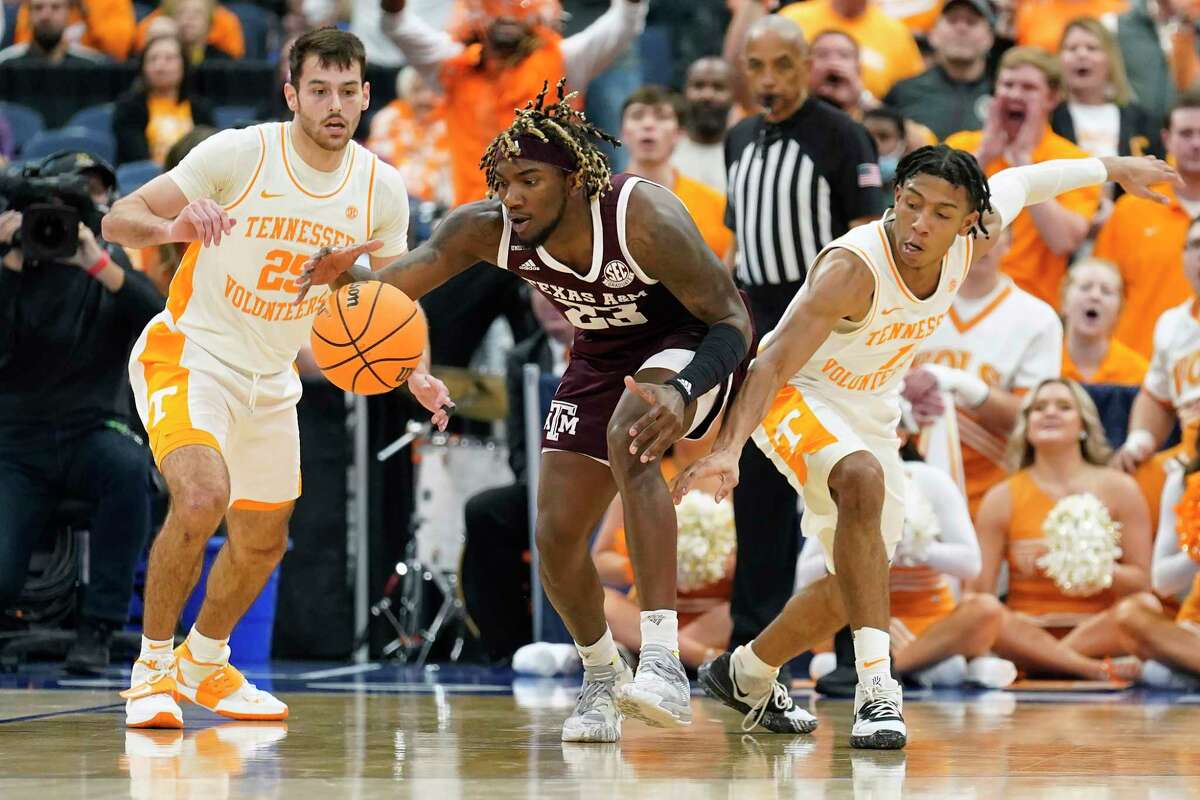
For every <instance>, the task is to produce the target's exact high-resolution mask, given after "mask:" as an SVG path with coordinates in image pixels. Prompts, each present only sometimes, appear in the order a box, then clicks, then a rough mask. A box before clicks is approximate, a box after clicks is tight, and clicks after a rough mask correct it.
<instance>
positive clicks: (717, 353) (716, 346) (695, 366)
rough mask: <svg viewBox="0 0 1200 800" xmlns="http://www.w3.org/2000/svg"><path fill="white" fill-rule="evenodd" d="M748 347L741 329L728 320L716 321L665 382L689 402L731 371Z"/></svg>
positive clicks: (735, 367)
mask: <svg viewBox="0 0 1200 800" xmlns="http://www.w3.org/2000/svg"><path fill="white" fill-rule="evenodd" d="M748 349H749V343H748V342H747V341H746V339H745V337H743V336H742V334H741V331H739V330H738V329H737V328H735V327H733V326H732V325H730V324H729V323H727V322H718V323H717V324H716V325H713V326H712V327H711V328H709V329H708V333H706V334H705V335H704V339H702V340H701V341H700V346H699V347H697V348H696V352H695V353H694V354H693V355H692V361H691V363H690V364H688V365H687V366H686V367H684V368H683V369H681V370H680V371H679V374H678V375H676V376H675V377H674V378H672V379H671V380H670V381H668V383H670V384H671V385H672V386H674V387H675V388H676V389H678V390H679V391H680V393H682V394H683V396H684V398H685V400H686V401H687V402H688V403H690V402H691V401H692V400H695V399H696V398H697V397H703V396H704V395H705V394H706V393H707V392H708V391H709V390H710V389H712V388H713V387H714V386H716V385H717V384H719V383H721V382H722V381H724V380H725V379H726V378H728V377H729V376H730V375H731V374H733V371H734V370H735V369H737V366H738V364H740V363H742V359H743V358H745V357H746V351H747V350H748Z"/></svg>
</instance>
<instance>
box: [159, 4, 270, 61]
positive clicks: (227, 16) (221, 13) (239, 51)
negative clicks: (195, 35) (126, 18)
mask: <svg viewBox="0 0 1200 800" xmlns="http://www.w3.org/2000/svg"><path fill="white" fill-rule="evenodd" d="M161 13H162V12H161V11H159V10H158V9H155V10H154V11H151V12H150V13H149V14H147V15H146V16H145V17H144V18H143V19H142V21H141V22H139V23H138V26H137V50H138V52H141V51H142V48H144V47H145V46H146V31H147V30H148V29H149V28H150V21H151V20H152V19H154V18H155V17H156V16H158V15H159V14H161ZM208 44H211V45H212V46H213V47H215V48H217V49H218V50H221V51H222V52H224V53H227V54H228V55H229V57H230V58H244V57H245V55H246V39H245V37H244V35H243V34H242V21H241V20H240V19H238V15H237V14H235V13H233V12H232V11H230V10H229V9H228V8H225V6H221V5H218V6H215V7H214V8H213V18H212V27H211V28H209V30H208Z"/></svg>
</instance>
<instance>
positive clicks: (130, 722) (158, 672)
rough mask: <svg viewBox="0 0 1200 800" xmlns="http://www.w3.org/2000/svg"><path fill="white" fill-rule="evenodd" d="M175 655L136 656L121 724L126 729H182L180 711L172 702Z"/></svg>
mask: <svg viewBox="0 0 1200 800" xmlns="http://www.w3.org/2000/svg"><path fill="white" fill-rule="evenodd" d="M176 688H177V682H176V680H175V656H174V655H173V654H171V653H167V654H165V655H161V656H156V657H155V656H149V657H142V658H139V659H138V660H137V661H136V662H135V663H134V665H133V670H132V671H131V672H130V674H129V688H128V689H126V690H125V691H123V692H121V697H124V698H125V725H126V726H128V727H130V728H182V727H183V712H182V711H181V710H180V708H179V703H177V702H175V696H176V695H175V691H176Z"/></svg>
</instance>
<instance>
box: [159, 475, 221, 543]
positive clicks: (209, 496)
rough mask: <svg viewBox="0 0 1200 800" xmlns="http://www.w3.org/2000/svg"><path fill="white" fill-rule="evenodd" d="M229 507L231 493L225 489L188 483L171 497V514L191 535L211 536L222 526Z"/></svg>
mask: <svg viewBox="0 0 1200 800" xmlns="http://www.w3.org/2000/svg"><path fill="white" fill-rule="evenodd" d="M228 507H229V493H228V492H227V491H226V490H225V488H224V487H219V486H209V485H205V484H202V483H188V484H185V485H184V486H183V487H181V488H179V489H178V490H177V491H176V492H174V493H173V494H172V497H171V513H172V514H173V515H175V516H176V517H177V518H178V519H179V520H180V521H181V522H182V523H183V524H184V527H185V529H186V530H187V531H188V532H189V533H193V534H198V535H205V536H207V535H208V534H211V533H212V532H213V531H215V530H216V529H217V526H218V525H220V524H221V518H222V517H223V516H225V511H226V509H227V508H228Z"/></svg>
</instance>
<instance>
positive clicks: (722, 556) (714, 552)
mask: <svg viewBox="0 0 1200 800" xmlns="http://www.w3.org/2000/svg"><path fill="white" fill-rule="evenodd" d="M675 514H676V517H677V518H678V520H679V540H678V549H677V556H676V563H677V568H676V574H677V582H678V584H677V585H678V589H679V591H681V592H688V591H692V590H695V589H699V588H700V587H702V586H708V585H709V584H711V583H716V582H717V581H719V580H721V579H722V578H723V577H725V560H726V559H727V558H728V557H729V554H730V553H732V552H733V550H734V548H735V547H736V546H737V534H736V533H735V529H734V526H733V504H732V503H718V502H717V501H716V500H714V499H713V497H712V495H710V494H706V493H705V492H688V493H687V494H686V495H684V497H683V501H682V502H681V503H680V504H679V505H678V506H677V507H676V509H675Z"/></svg>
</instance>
